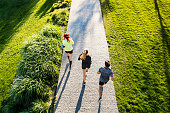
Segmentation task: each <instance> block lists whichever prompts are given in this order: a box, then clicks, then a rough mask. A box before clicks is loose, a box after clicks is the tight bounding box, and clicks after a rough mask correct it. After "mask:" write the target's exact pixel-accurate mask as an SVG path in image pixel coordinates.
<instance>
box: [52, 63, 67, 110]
mask: <svg viewBox="0 0 170 113" xmlns="http://www.w3.org/2000/svg"><path fill="white" fill-rule="evenodd" d="M68 66H69V64H66V68H65V71H64V74H63V76H62V78H61V80H60V83H59V84H58V86H57V87H56V88H55V89H54V90H55V93H54V96H53V97H54V98H53V99H52V102H51V107H50V110H49V111H51V113H54V102H55V99H56V95H57V93H58V90H59V88H60V86H61V83H62V81H63V78H64V76H65V74H66V71H67V69H68Z"/></svg>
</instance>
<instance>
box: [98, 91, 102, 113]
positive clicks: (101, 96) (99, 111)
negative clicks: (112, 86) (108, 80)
mask: <svg viewBox="0 0 170 113" xmlns="http://www.w3.org/2000/svg"><path fill="white" fill-rule="evenodd" d="M102 94H103V88H102V93H101V98H102ZM100 107H101V102H99V108H98V112H97V113H100Z"/></svg>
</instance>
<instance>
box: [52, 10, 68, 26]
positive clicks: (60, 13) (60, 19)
mask: <svg viewBox="0 0 170 113" xmlns="http://www.w3.org/2000/svg"><path fill="white" fill-rule="evenodd" d="M68 16H69V13H68V11H67V9H56V10H54V11H53V12H52V13H51V18H50V19H49V21H50V22H52V23H53V24H58V25H61V26H66V25H67V23H68Z"/></svg>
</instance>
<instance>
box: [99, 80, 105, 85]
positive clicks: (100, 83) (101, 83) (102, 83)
mask: <svg viewBox="0 0 170 113" xmlns="http://www.w3.org/2000/svg"><path fill="white" fill-rule="evenodd" d="M104 84H107V82H101V81H99V85H101V86H102V85H104Z"/></svg>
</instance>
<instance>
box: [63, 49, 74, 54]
mask: <svg viewBox="0 0 170 113" xmlns="http://www.w3.org/2000/svg"><path fill="white" fill-rule="evenodd" d="M65 52H66V53H70V54H72V53H73V50H71V51H65Z"/></svg>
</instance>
